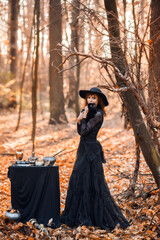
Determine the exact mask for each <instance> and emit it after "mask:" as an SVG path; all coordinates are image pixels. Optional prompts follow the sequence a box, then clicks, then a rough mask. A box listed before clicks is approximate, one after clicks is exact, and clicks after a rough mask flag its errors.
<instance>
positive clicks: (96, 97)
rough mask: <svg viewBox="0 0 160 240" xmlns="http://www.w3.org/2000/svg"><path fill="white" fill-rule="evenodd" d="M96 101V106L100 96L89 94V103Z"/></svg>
mask: <svg viewBox="0 0 160 240" xmlns="http://www.w3.org/2000/svg"><path fill="white" fill-rule="evenodd" d="M89 103H94V104H95V105H96V106H97V105H98V96H97V95H96V94H91V95H88V96H87V104H89Z"/></svg>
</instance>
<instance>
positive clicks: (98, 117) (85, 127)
mask: <svg viewBox="0 0 160 240" xmlns="http://www.w3.org/2000/svg"><path fill="white" fill-rule="evenodd" d="M102 120H103V114H102V112H100V111H98V112H97V113H96V114H95V116H94V117H93V118H91V119H90V120H89V121H88V122H87V118H83V119H82V121H81V129H80V135H83V136H84V135H87V134H88V133H89V132H91V131H92V129H93V128H94V126H95V125H96V124H97V123H98V122H100V121H102Z"/></svg>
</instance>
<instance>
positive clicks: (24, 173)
mask: <svg viewBox="0 0 160 240" xmlns="http://www.w3.org/2000/svg"><path fill="white" fill-rule="evenodd" d="M8 177H9V178H10V181H11V204H12V207H13V208H14V209H17V210H19V211H20V213H21V218H20V220H19V221H20V222H24V223H25V222H27V221H29V220H30V219H31V218H35V219H36V220H37V222H38V223H43V224H44V225H45V226H47V223H48V221H49V220H50V219H51V218H53V223H52V226H51V227H55V228H56V227H59V226H60V188H59V167H58V166H16V165H12V166H10V167H9V168H8Z"/></svg>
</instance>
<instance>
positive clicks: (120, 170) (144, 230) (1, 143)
mask: <svg viewBox="0 0 160 240" xmlns="http://www.w3.org/2000/svg"><path fill="white" fill-rule="evenodd" d="M67 118H68V123H67V124H57V125H49V124H48V121H49V113H48V112H46V113H44V114H43V116H42V115H40V114H38V116H37V133H36V134H37V135H36V150H35V152H36V156H38V157H39V159H40V160H41V159H42V158H43V157H44V156H52V155H54V154H55V153H57V152H58V151H61V150H63V149H65V150H64V151H63V152H61V153H60V154H59V155H57V156H56V164H57V165H58V166H59V175H60V191H61V211H62V210H63V209H64V204H65V197H66V193H67V187H68V180H69V177H70V175H71V172H72V168H73V164H74V161H75V158H76V150H77V147H78V143H79V136H78V134H77V132H76V117H75V114H74V113H73V112H72V111H71V110H67ZM123 121H124V120H123V118H121V112H120V107H119V105H118V104H117V102H114V103H112V104H110V105H109V107H108V109H107V116H106V118H105V121H104V123H103V126H102V128H101V130H100V132H99V135H98V140H99V141H100V142H101V144H102V146H103V150H104V154H105V158H106V163H105V164H104V165H103V167H104V173H105V177H106V180H107V183H108V186H109V188H110V191H111V194H112V196H113V197H114V199H115V201H116V203H117V204H118V205H119V206H120V208H121V209H122V212H123V213H124V215H125V216H126V218H127V219H129V220H131V225H130V226H129V227H128V228H127V229H125V230H122V229H120V228H119V227H118V226H116V228H115V229H114V230H113V231H112V232H110V233H107V232H106V231H105V230H101V229H99V228H94V227H86V226H79V227H78V228H75V229H71V228H69V227H67V226H65V225H62V226H61V227H60V228H57V229H52V228H49V227H48V228H46V229H47V231H48V234H49V236H48V237H47V236H46V232H43V231H40V230H38V229H36V228H35V227H34V226H33V225H32V224H31V223H30V222H27V223H26V224H23V223H21V222H20V223H16V222H14V223H13V222H10V221H8V220H7V219H6V218H5V217H4V214H5V211H6V210H7V209H9V208H10V207H11V204H10V202H11V195H10V181H9V179H8V178H7V171H8V167H9V166H10V165H12V164H13V163H14V162H15V161H16V159H15V156H12V154H15V151H16V149H17V148H21V149H23V152H24V159H28V157H29V156H30V155H31V151H32V142H31V128H32V120H31V112H24V113H23V114H22V119H21V124H20V128H19V130H18V131H15V127H16V122H17V112H16V111H1V112H0V157H1V160H0V169H1V173H0V180H1V195H0V197H1V204H0V239H7V240H11V239H14V240H15V239H28V240H32V239H64V240H65V239H66V240H71V239H108V240H109V239H113V240H117V239H126V240H127V239H159V238H160V205H159V204H158V190H157V186H156V184H155V182H154V179H153V177H152V174H151V172H150V170H149V168H148V166H147V164H146V162H145V160H144V158H143V156H142V154H141V157H140V169H139V175H138V180H137V184H136V191H135V196H129V197H128V193H129V186H130V183H131V179H132V175H133V172H134V168H135V162H136V155H135V141H134V137H133V132H132V129H129V130H126V129H124V128H123ZM6 153H7V154H8V155H5V154H6ZM10 154H11V155H10Z"/></svg>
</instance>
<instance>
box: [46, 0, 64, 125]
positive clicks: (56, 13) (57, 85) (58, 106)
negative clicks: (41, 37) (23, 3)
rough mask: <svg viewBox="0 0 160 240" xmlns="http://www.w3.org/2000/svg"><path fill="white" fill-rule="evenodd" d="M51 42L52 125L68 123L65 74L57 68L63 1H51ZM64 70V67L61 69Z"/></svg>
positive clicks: (60, 59)
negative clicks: (65, 107) (65, 101)
mask: <svg viewBox="0 0 160 240" xmlns="http://www.w3.org/2000/svg"><path fill="white" fill-rule="evenodd" d="M49 21H50V25H49V41H50V63H49V85H50V96H49V98H50V120H49V123H50V124H55V123H56V122H61V121H64V120H65V121H66V116H65V111H64V95H63V74H62V72H61V73H58V71H57V67H58V66H59V65H60V64H61V62H62V56H61V51H62V48H60V47H59V53H58V52H57V50H56V48H57V44H58V43H61V41H62V19H61V1H60V0H50V8H49ZM60 70H62V67H61V69H60Z"/></svg>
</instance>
